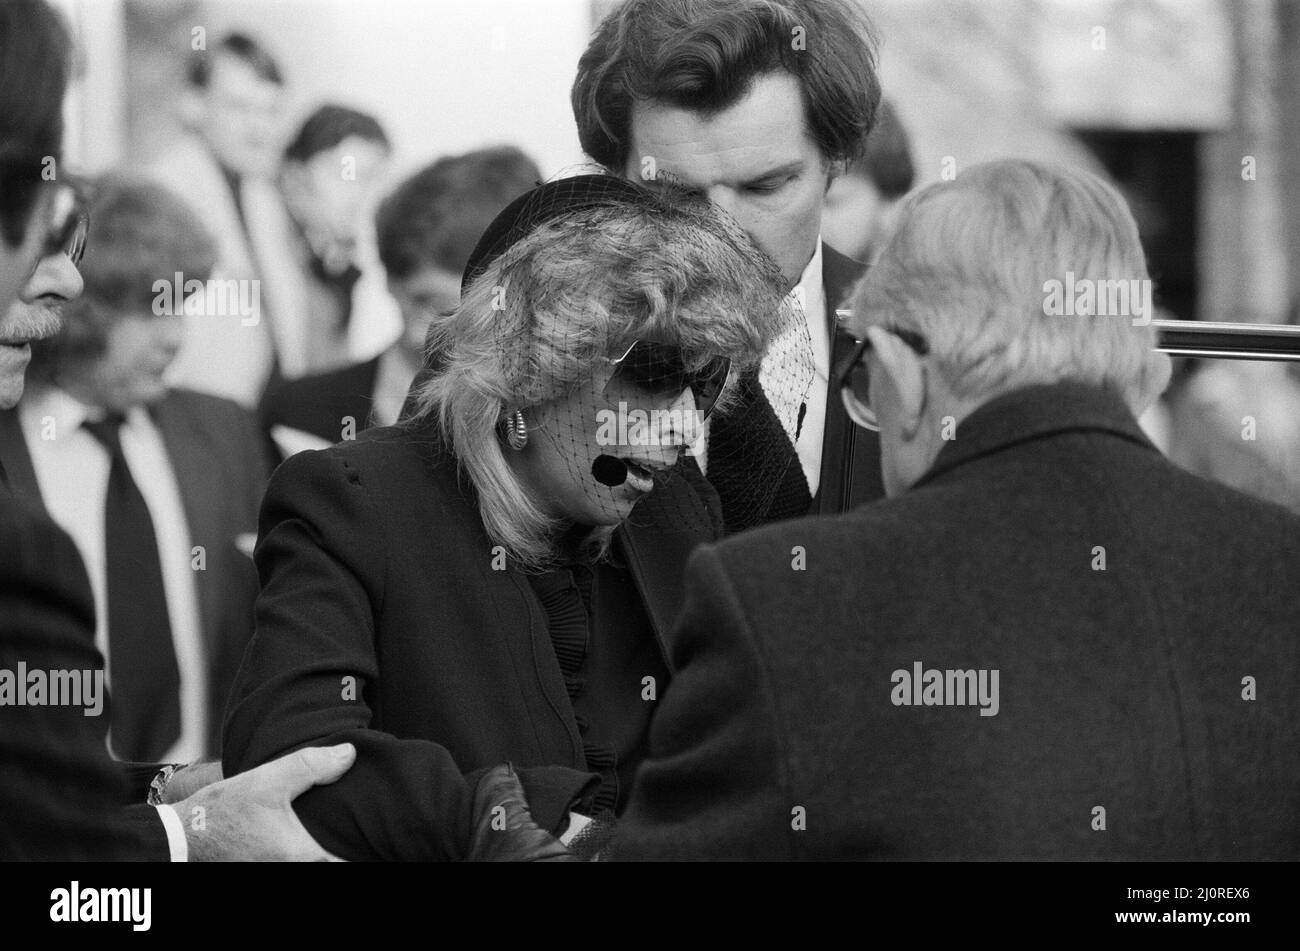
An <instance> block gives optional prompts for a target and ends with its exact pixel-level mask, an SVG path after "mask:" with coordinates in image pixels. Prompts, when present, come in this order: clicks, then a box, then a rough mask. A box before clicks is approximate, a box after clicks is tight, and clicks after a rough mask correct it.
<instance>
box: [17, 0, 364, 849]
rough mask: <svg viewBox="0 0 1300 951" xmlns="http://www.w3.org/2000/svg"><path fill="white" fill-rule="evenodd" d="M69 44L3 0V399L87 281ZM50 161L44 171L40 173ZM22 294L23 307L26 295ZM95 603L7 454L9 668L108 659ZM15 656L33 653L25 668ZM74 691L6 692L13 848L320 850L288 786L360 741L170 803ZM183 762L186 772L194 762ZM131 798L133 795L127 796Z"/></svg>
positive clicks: (74, 558)
mask: <svg viewBox="0 0 1300 951" xmlns="http://www.w3.org/2000/svg"><path fill="white" fill-rule="evenodd" d="M69 59H70V45H69V41H68V37H67V33H66V31H65V29H64V27H63V24H62V23H61V22H60V21H59V19H58V17H57V16H56V15H55V14H54V12H53V11H52V10H51V9H50V8H49V7H48V6H46V5H45V3H44V2H43V0H6V2H5V3H0V406H5V407H8V406H11V405H12V404H13V402H14V401H16V399H17V398H18V397H19V396H21V395H22V391H23V385H24V380H23V377H24V373H25V371H26V368H27V364H28V361H29V360H30V345H31V343H32V341H33V340H36V339H39V338H41V337H43V336H45V335H47V334H49V333H51V332H52V331H54V330H55V329H56V327H57V323H58V320H57V310H58V307H59V306H60V305H61V304H62V303H64V302H66V301H67V300H69V299H71V298H73V297H75V296H76V295H77V294H79V293H80V292H81V279H80V276H79V275H78V274H77V272H76V270H75V268H74V267H73V266H72V264H71V255H68V254H66V253H65V251H72V252H73V254H75V253H76V251H77V249H76V248H75V247H70V246H69V245H68V244H67V242H68V241H69V240H70V235H71V236H75V228H73V229H71V230H69V229H67V228H64V227H63V225H64V224H66V223H67V220H68V219H67V217H66V214H67V213H68V210H67V208H66V207H65V208H64V209H63V210H62V211H61V210H60V209H59V207H58V206H57V203H56V190H55V189H54V188H53V187H52V186H51V185H50V179H49V178H48V172H49V170H51V169H53V170H54V174H55V176H56V179H57V174H58V171H57V170H58V159H59V157H60V147H61V144H62V132H63V128H62V120H61V112H60V110H61V104H62V100H63V94H64V91H65V90H66V87H67V77H68V67H69ZM43 173H45V174H43ZM20 299H21V302H20V304H19V306H17V307H14V306H13V305H14V303H15V301H19V300H20ZM93 631H94V609H93V602H92V599H91V593H90V589H89V585H88V582H87V579H86V572H85V569H84V567H83V565H82V563H81V559H80V558H79V557H78V555H77V551H76V548H75V546H74V545H73V543H72V541H71V539H69V538H68V536H67V535H66V534H64V533H63V532H62V531H61V530H59V529H58V528H57V527H56V526H55V525H54V523H53V522H52V521H50V519H49V518H48V517H46V516H45V515H44V514H43V513H40V512H38V511H36V510H33V509H32V508H31V507H30V506H29V505H28V504H26V503H24V502H22V501H21V500H19V499H18V498H16V497H15V496H14V494H13V493H12V492H11V491H10V490H9V488H8V477H7V475H6V471H5V468H4V462H3V460H0V669H4V670H7V671H13V670H18V669H27V670H44V671H91V672H95V671H102V668H103V658H102V657H101V656H100V654H99V652H98V651H97V650H96V649H95V646H94V634H93ZM19 664H22V665H24V668H20V667H19ZM85 712H86V711H85V710H83V708H81V707H75V706H48V705H21V706H19V705H12V704H9V703H6V704H4V705H0V812H3V814H5V815H10V816H21V817H22V821H21V822H6V823H3V824H0V858H4V859H59V860H67V859H91V860H104V859H137V860H138V859H156V860H166V859H168V858H171V859H172V860H185V859H192V860H216V859H244V860H247V859H257V858H265V859H288V858H296V859H325V858H328V857H329V856H328V854H327V853H325V852H324V851H323V850H322V849H321V848H320V846H319V845H317V844H316V843H315V842H314V841H313V840H312V839H311V837H310V836H309V835H308V834H307V833H306V831H305V830H304V829H303V828H302V826H301V824H300V823H299V822H298V820H297V817H296V816H295V814H294V812H293V808H292V806H291V802H292V800H293V799H294V798H295V797H296V796H297V795H299V794H300V793H302V792H304V791H305V790H307V789H309V788H310V787H311V786H313V785H316V784H320V783H328V782H332V781H334V780H335V779H337V778H338V777H339V776H341V775H342V774H343V773H344V772H346V771H347V769H348V768H349V767H350V766H351V764H352V761H353V759H354V757H355V750H354V749H353V748H352V747H351V745H350V744H342V745H340V746H338V747H334V748H330V749H304V750H299V751H297V752H295V753H291V754H289V755H288V756H286V757H283V758H281V759H279V760H276V761H274V762H271V763H268V764H266V765H265V766H263V767H261V768H260V769H257V770H253V771H251V772H249V773H246V774H243V775H241V776H238V777H234V778H232V779H230V780H226V781H221V782H215V783H214V782H212V780H214V779H219V777H220V769H219V765H218V764H210V765H209V766H206V767H203V768H198V769H192V770H181V771H179V772H177V773H176V774H175V775H174V776H173V777H172V783H173V784H174V785H172V786H171V787H170V788H169V789H168V792H169V793H170V796H169V798H170V799H172V801H173V802H174V805H158V806H157V807H154V806H149V805H145V804H143V803H144V798H145V794H144V789H145V788H146V787H149V786H150V785H151V783H150V779H151V778H152V777H154V776H155V775H156V774H159V773H161V772H164V771H163V770H160V767H159V764H149V765H139V766H136V767H135V768H130V767H128V768H125V769H124V768H123V767H122V766H121V765H120V764H116V763H114V762H113V761H112V760H111V759H110V758H109V756H108V751H107V747H106V745H105V728H106V727H105V723H104V721H103V718H102V717H97V716H86V715H84V714H85ZM187 774H188V775H187ZM128 802H135V803H138V805H127V803H128Z"/></svg>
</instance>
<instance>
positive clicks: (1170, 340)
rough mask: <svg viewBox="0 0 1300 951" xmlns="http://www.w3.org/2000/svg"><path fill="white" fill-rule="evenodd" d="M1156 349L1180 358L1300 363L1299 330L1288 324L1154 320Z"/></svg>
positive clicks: (1152, 322)
mask: <svg viewBox="0 0 1300 951" xmlns="http://www.w3.org/2000/svg"><path fill="white" fill-rule="evenodd" d="M1151 325H1152V326H1153V327H1155V328H1156V349H1157V350H1163V351H1164V352H1165V353H1168V354H1171V355H1172V356H1177V357H1210V358H1213V359H1218V360H1300V327H1293V326H1290V325H1289V324H1234V323H1209V322H1203V321H1199V320H1153V321H1151Z"/></svg>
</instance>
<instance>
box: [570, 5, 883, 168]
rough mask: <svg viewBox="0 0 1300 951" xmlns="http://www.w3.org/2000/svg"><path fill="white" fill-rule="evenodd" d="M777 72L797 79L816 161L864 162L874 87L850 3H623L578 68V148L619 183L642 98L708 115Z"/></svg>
mask: <svg viewBox="0 0 1300 951" xmlns="http://www.w3.org/2000/svg"><path fill="white" fill-rule="evenodd" d="M778 71H784V72H787V73H789V74H790V75H792V76H794V77H795V79H797V80H798V81H799V85H800V88H801V90H802V92H803V101H804V113H805V116H806V119H807V123H808V133H809V135H811V136H812V138H813V140H814V141H815V142H816V143H817V145H818V147H819V148H820V150H821V153H822V155H823V156H824V157H825V158H826V159H827V160H828V161H837V162H845V163H847V162H850V161H852V160H853V159H854V158H856V157H857V156H858V155H859V154H861V151H862V148H863V140H864V139H865V138H866V136H867V133H868V132H870V131H871V128H872V126H873V125H874V124H875V121H876V107H877V104H878V103H879V102H880V80H879V78H878V77H877V76H876V57H875V40H874V36H873V33H872V29H871V25H870V23H869V22H868V20H867V17H866V14H865V13H864V12H863V11H862V10H861V9H860V7H859V6H858V5H857V3H855V2H854V0H626V2H625V3H623V4H622V6H620V7H618V8H617V9H616V10H615V11H614V12H613V13H611V14H610V15H609V16H607V17H606V18H605V19H604V21H603V22H602V23H601V24H600V26H599V27H598V28H597V30H596V35H595V36H594V37H593V38H592V40H591V43H590V45H588V47H587V50H586V52H584V53H583V54H582V58H581V59H580V60H578V76H577V79H576V80H574V83H573V92H572V94H571V98H572V102H573V115H574V118H575V119H576V120H577V123H578V139H579V140H580V141H581V143H582V147H583V149H584V150H585V151H586V153H587V154H588V155H590V156H591V157H592V158H593V159H595V160H596V161H597V162H599V163H601V164H602V165H604V166H605V167H606V168H608V169H610V170H611V171H614V172H616V173H619V174H621V173H622V171H623V169H624V167H625V166H626V164H627V158H628V152H629V149H630V148H631V138H632V136H631V132H632V128H631V123H632V107H633V105H634V104H635V103H636V102H637V101H638V100H645V101H652V102H658V103H664V104H666V105H669V106H672V107H675V108H679V109H688V110H691V111H693V112H700V113H703V114H704V115H706V116H707V115H710V114H712V113H717V112H720V111H721V110H724V109H727V108H730V107H731V106H732V105H734V104H735V103H736V102H738V101H739V100H740V99H741V98H742V97H743V96H745V95H746V94H747V93H748V92H749V90H750V88H751V86H752V85H753V82H754V80H755V79H756V78H757V77H760V76H765V75H768V74H771V73H774V72H778Z"/></svg>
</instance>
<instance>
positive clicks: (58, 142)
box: [0, 0, 72, 247]
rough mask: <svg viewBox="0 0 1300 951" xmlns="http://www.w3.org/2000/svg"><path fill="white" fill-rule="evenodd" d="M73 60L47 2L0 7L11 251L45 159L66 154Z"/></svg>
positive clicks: (18, 0)
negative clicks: (67, 101) (66, 97)
mask: <svg viewBox="0 0 1300 951" xmlns="http://www.w3.org/2000/svg"><path fill="white" fill-rule="evenodd" d="M71 55H72V46H71V42H70V40H69V39H68V33H67V30H66V28H65V27H64V25H63V21H62V20H61V19H60V18H59V16H58V14H56V13H55V12H54V11H53V10H52V9H51V8H50V7H48V6H46V4H45V2H44V0H3V2H0V238H3V240H4V242H5V243H6V244H8V245H9V246H11V247H15V246H17V245H19V244H22V242H23V238H24V235H25V234H26V228H27V222H28V220H29V219H30V218H31V216H32V209H33V207H34V206H35V204H36V198H37V196H38V195H39V194H40V187H41V184H42V183H43V178H42V172H43V171H44V169H45V167H46V165H47V162H46V160H47V159H50V158H52V159H53V160H54V161H55V162H57V161H58V160H59V158H60V157H61V155H62V148H63V95H64V93H65V92H66V91H67V87H68V75H69V67H70V63H71ZM54 171H55V172H56V173H57V171H58V169H57V167H56V168H55V169H54Z"/></svg>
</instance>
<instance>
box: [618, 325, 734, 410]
mask: <svg viewBox="0 0 1300 951" xmlns="http://www.w3.org/2000/svg"><path fill="white" fill-rule="evenodd" d="M613 363H614V375H613V376H612V377H611V378H610V381H609V383H608V384H606V387H605V389H606V392H608V390H609V388H610V386H612V385H613V384H614V382H615V381H616V380H617V381H619V382H621V383H623V384H626V385H629V386H632V387H635V388H636V389H638V390H640V391H641V392H643V393H645V394H647V395H648V396H652V397H655V398H660V399H666V400H675V399H676V398H677V397H678V396H680V395H681V394H682V391H684V390H685V389H686V388H687V387H690V390H691V394H692V395H693V396H694V397H695V410H696V412H698V413H699V414H700V419H701V420H703V419H706V418H707V417H708V415H709V413H711V412H712V411H713V407H714V405H715V404H716V403H717V402H718V397H719V396H720V395H721V393H722V388H723V387H724V386H725V385H726V383H727V375H728V374H729V373H730V372H731V361H730V360H729V359H727V358H726V357H711V358H709V359H708V360H707V361H705V363H704V365H703V366H701V367H698V368H695V369H688V368H687V366H686V361H685V360H684V358H683V356H682V350H681V348H680V347H678V346H676V345H674V344H666V343H655V342H654V341H650V340H638V341H636V343H634V344H632V346H630V347H628V348H627V352H625V353H624V354H623V355H622V356H621V357H619V358H618V359H616V360H614V361H613Z"/></svg>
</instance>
